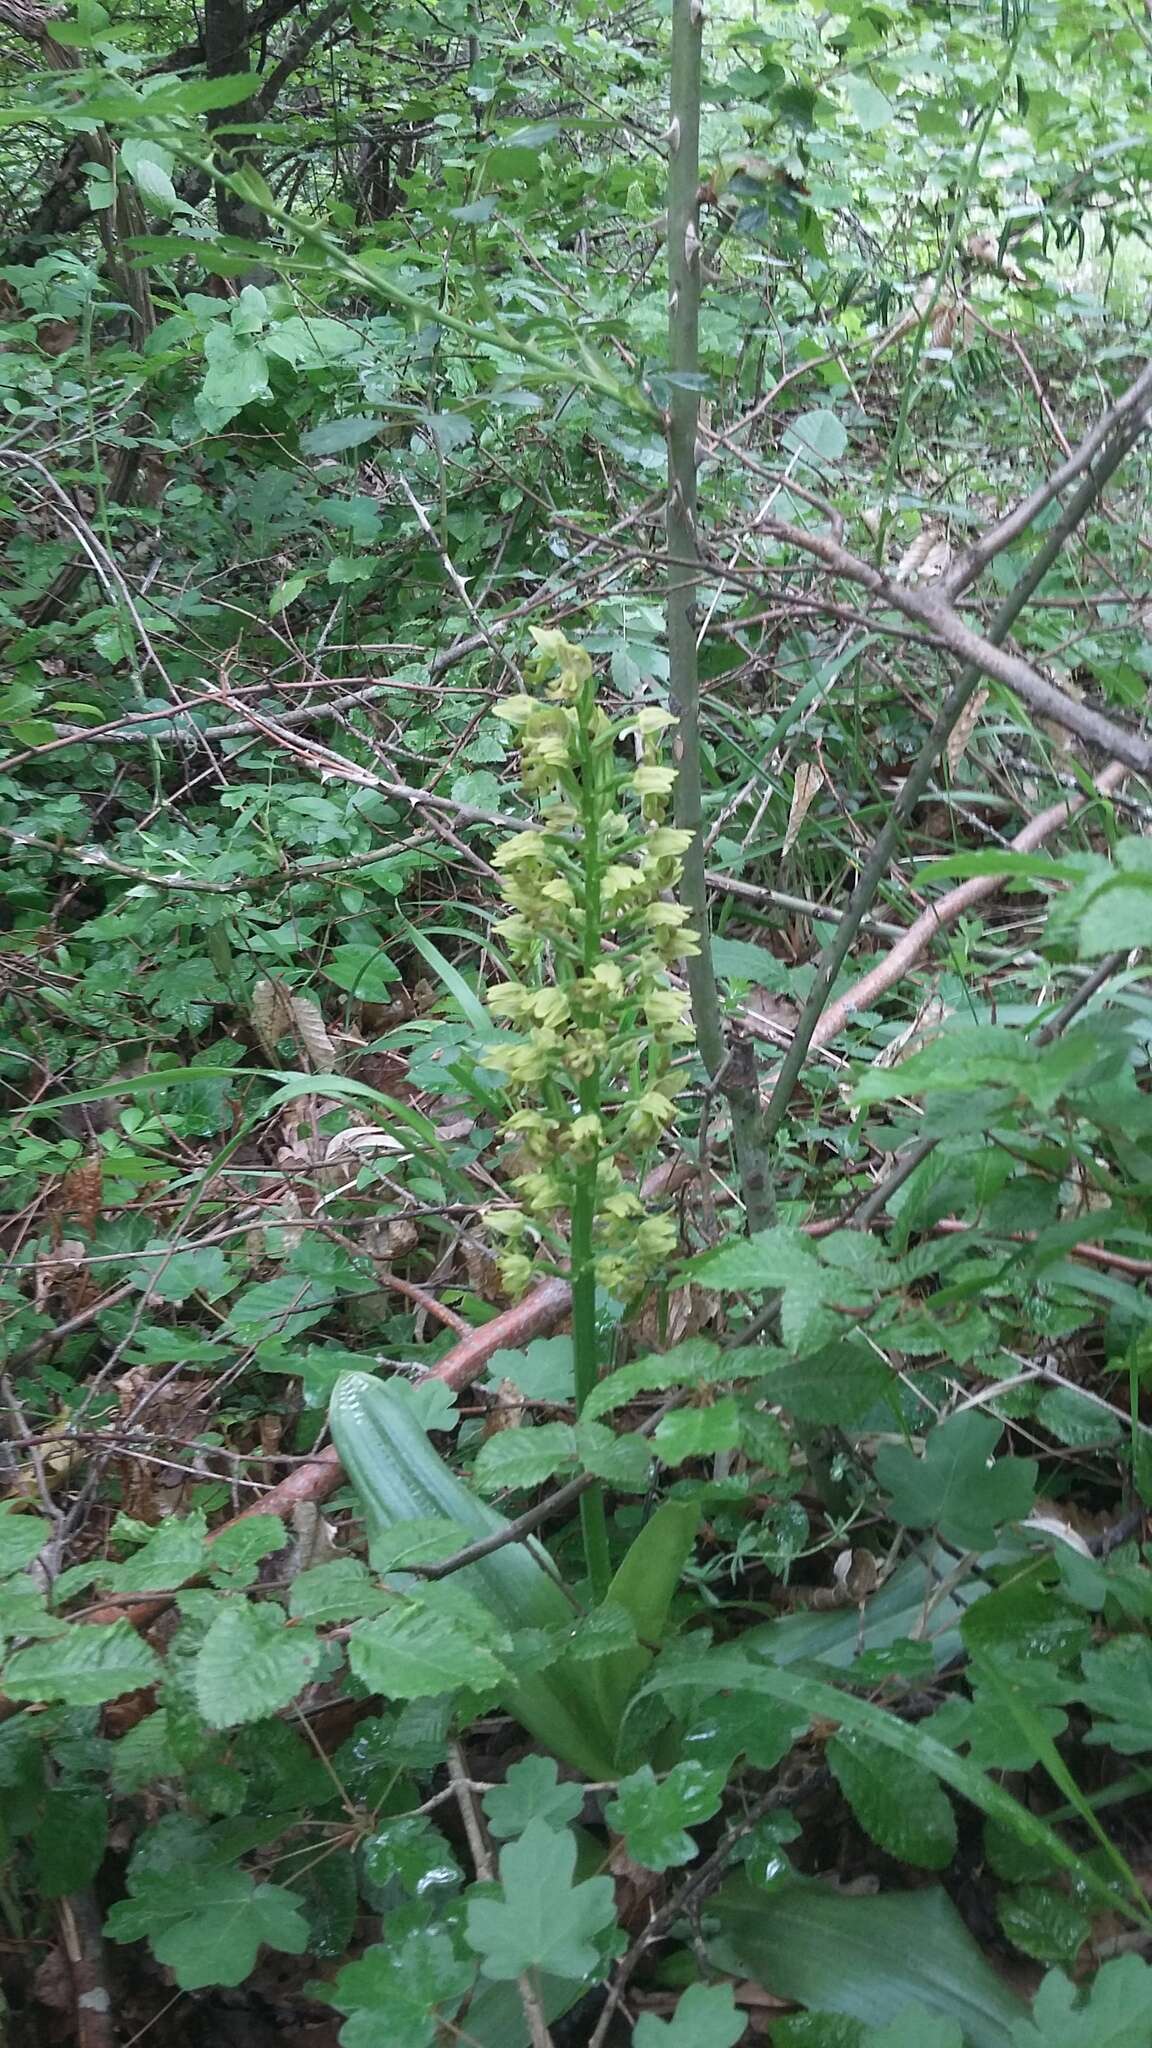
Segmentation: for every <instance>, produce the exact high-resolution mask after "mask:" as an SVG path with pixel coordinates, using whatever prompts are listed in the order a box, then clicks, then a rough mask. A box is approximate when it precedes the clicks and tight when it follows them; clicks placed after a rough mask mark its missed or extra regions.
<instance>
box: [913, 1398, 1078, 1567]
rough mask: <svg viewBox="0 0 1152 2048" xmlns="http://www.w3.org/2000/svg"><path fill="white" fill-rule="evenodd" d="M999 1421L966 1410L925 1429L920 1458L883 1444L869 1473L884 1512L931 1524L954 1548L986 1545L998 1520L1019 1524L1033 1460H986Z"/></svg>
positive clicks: (1031, 1484) (919, 1525)
mask: <svg viewBox="0 0 1152 2048" xmlns="http://www.w3.org/2000/svg"><path fill="white" fill-rule="evenodd" d="M1003 1434H1004V1426H1003V1424H1002V1423H1000V1422H997V1421H995V1420H994V1418H993V1417H992V1416H990V1415H981V1414H979V1413H978V1412H977V1411H976V1410H975V1409H970V1410H968V1411H967V1412H966V1413H964V1414H962V1415H953V1416H951V1417H950V1418H949V1420H948V1421H947V1422H942V1423H940V1424H939V1426H938V1427H937V1428H936V1429H934V1430H932V1431H931V1433H930V1435H929V1436H928V1438H927V1441H926V1443H925V1446H924V1453H923V1456H922V1457H919V1458H918V1457H917V1456H916V1455H915V1453H914V1452H913V1451H910V1450H908V1449H906V1448H905V1446H904V1445H903V1444H884V1445H882V1446H881V1448H880V1450H879V1451H878V1452H877V1454H876V1477H877V1479H878V1481H879V1483H880V1485H881V1486H882V1487H883V1489H884V1491H885V1493H887V1494H889V1495H890V1497H891V1499H890V1512H891V1514H892V1517H893V1519H894V1520H895V1521H897V1522H903V1523H904V1525H905V1526H906V1527H907V1528H910V1529H930V1528H937V1529H939V1531H940V1534H941V1535H942V1536H943V1537H944V1539H945V1541H946V1542H949V1543H955V1544H957V1545H958V1546H959V1548H960V1549H961V1550H990V1549H991V1547H992V1545H993V1544H994V1543H995V1541H996V1532H997V1530H998V1529H999V1528H1000V1526H1001V1525H1002V1524H1003V1523H1004V1522H1018V1521H1019V1520H1020V1519H1021V1517H1022V1516H1024V1515H1026V1514H1027V1512H1028V1510H1029V1508H1030V1507H1031V1505H1032V1502H1033V1500H1034V1499H1035V1495H1036V1475H1037V1469H1038V1468H1037V1464H1036V1460H1035V1458H1000V1459H998V1460H997V1461H996V1463H995V1464H992V1463H990V1460H991V1457H992V1453H993V1451H994V1450H995V1448H996V1445H997V1444H998V1443H999V1441H1000V1439H1001V1437H1002V1436H1003Z"/></svg>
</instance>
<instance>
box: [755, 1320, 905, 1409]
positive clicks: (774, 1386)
mask: <svg viewBox="0 0 1152 2048" xmlns="http://www.w3.org/2000/svg"><path fill="white" fill-rule="evenodd" d="M892 1389H893V1374H892V1372H891V1369H890V1368H889V1366H888V1365H887V1364H886V1363H885V1360H884V1358H883V1356H882V1355H880V1354H879V1353H877V1352H876V1351H874V1350H873V1349H872V1346H871V1345H870V1344H862V1343H861V1342H860V1341H859V1339H858V1338H855V1337H844V1338H842V1339H841V1340H840V1342H839V1343H836V1344H828V1345H825V1346H824V1348H823V1349H822V1350H820V1351H814V1352H811V1353H809V1354H807V1355H806V1356H804V1357H802V1358H796V1359H785V1360H781V1362H780V1363H779V1365H777V1366H776V1367H775V1369H774V1370H773V1371H772V1372H770V1373H769V1375H768V1376H767V1378H766V1379H765V1382H764V1388H763V1392H764V1395H765V1398H766V1399H767V1400H769V1401H771V1402H772V1403H773V1404H774V1406H777V1407H780V1408H786V1409H787V1410H788V1413H789V1414H790V1415H794V1416H795V1417H796V1418H797V1420H798V1421H800V1422H839V1423H853V1422H859V1421H860V1420H861V1418H862V1417H863V1416H865V1415H867V1413H868V1410H869V1409H870V1408H871V1407H873V1406H874V1405H875V1403H876V1402H877V1401H878V1400H881V1399H882V1398H883V1397H884V1396H885V1395H886V1394H889V1393H890V1392H891V1391H892Z"/></svg>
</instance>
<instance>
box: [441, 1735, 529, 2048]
mask: <svg viewBox="0 0 1152 2048" xmlns="http://www.w3.org/2000/svg"><path fill="white" fill-rule="evenodd" d="M448 1776H449V1778H450V1779H451V1781H452V1791H453V1794H454V1795H455V1799H456V1807H457V1811H458V1812H459V1815H460V1819H461V1821H462V1822H463V1826H464V1833H465V1835H466V1836H467V1839H468V1847H469V1849H470V1850H471V1853H472V1864H473V1868H474V1869H475V1872H476V1876H477V1878H478V1879H479V1881H480V1883H481V1884H490V1883H491V1882H492V1879H493V1878H494V1877H495V1875H496V1866H495V1864H494V1863H493V1861H492V1852H491V1850H490V1849H489V1847H488V1843H487V1841H486V1840H485V1836H484V1828H483V1825H482V1823H481V1820H480V1816H479V1814H478V1813H477V1811H476V1795H475V1791H474V1789H473V1785H472V1779H471V1777H470V1776H469V1772H468V1766H467V1764H466V1763H465V1760H464V1752H463V1750H462V1749H461V1747H460V1744H459V1743H458V1742H450V1743H449V1745H448ZM516 1989H517V1990H518V1992H519V1993H520V2004H521V2006H522V2008H523V2011H524V2020H525V2024H526V2025H527V2028H528V2034H529V2037H530V2039H531V2042H532V2048H553V2041H552V2036H551V2034H550V2033H549V2031H548V2022H547V2020H546V2019H545V2017H544V2009H543V2007H542V2006H541V2004H540V1996H539V1993H538V1992H537V1990H536V1986H535V1985H534V1984H533V1982H532V1979H531V1977H530V1976H529V1974H528V1972H527V1970H525V1971H522V1973H521V1975H520V1976H519V1977H518V1978H517V1979H516Z"/></svg>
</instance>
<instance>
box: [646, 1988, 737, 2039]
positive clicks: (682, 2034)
mask: <svg viewBox="0 0 1152 2048" xmlns="http://www.w3.org/2000/svg"><path fill="white" fill-rule="evenodd" d="M744 2018H745V2016H744V2014H743V2013H742V2012H737V2010H736V2002H735V2000H734V1998H733V1996H732V1986H731V1985H730V1984H690V1985H689V1986H688V1989H687V1991H685V1992H683V1993H682V1995H681V1997H680V1999H679V2001H678V2003H677V2006H676V2011H675V2013H674V2014H673V2016H672V2018H671V2019H670V2020H661V2019H657V2017H656V2015H655V2013H650V2012H646V2013H643V2014H642V2015H641V2017H640V2018H639V2019H638V2020H637V2022H636V2027H635V2031H634V2032H633V2035H632V2040H633V2044H634V2048H736V2043H737V2041H741V2040H743V2038H744Z"/></svg>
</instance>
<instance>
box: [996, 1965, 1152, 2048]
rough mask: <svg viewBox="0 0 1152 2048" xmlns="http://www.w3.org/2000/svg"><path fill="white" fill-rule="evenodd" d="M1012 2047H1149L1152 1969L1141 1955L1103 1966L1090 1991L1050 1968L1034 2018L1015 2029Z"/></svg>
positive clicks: (1041, 1988) (1033, 2014)
mask: <svg viewBox="0 0 1152 2048" xmlns="http://www.w3.org/2000/svg"><path fill="white" fill-rule="evenodd" d="M1010 2040H1011V2048H1148V2042H1149V2041H1150V2040H1152V1969H1150V1968H1149V1966H1148V1964H1147V1963H1146V1962H1145V1961H1144V1960H1143V1958H1142V1957H1140V1956H1118V1957H1116V1958H1115V1960H1114V1961H1112V1962H1110V1963H1104V1964H1103V1965H1102V1967H1101V1968H1100V1969H1099V1970H1098V1971H1097V1973H1096V1976H1095V1978H1094V1980H1093V1982H1092V1983H1091V1984H1090V1985H1089V1986H1088V1988H1087V1990H1086V1991H1082V1990H1080V1989H1078V1988H1077V1987H1076V1986H1075V1985H1073V1984H1071V1983H1070V1982H1069V1980H1068V1978H1067V1977H1066V1976H1065V1975H1064V1972H1063V1971H1062V1970H1050V1971H1049V1972H1048V1975H1047V1976H1046V1977H1045V1979H1044V1982H1043V1984H1042V1985H1041V1986H1040V1989H1039V1991H1038V1992H1037V1993H1036V1999H1035V2003H1034V2005H1033V2007H1032V2018H1031V2020H1030V2021H1029V2020H1020V2021H1019V2022H1018V2023H1017V2025H1016V2026H1015V2027H1014V2028H1013V2031H1012V2034H1011V2037H1010Z"/></svg>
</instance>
